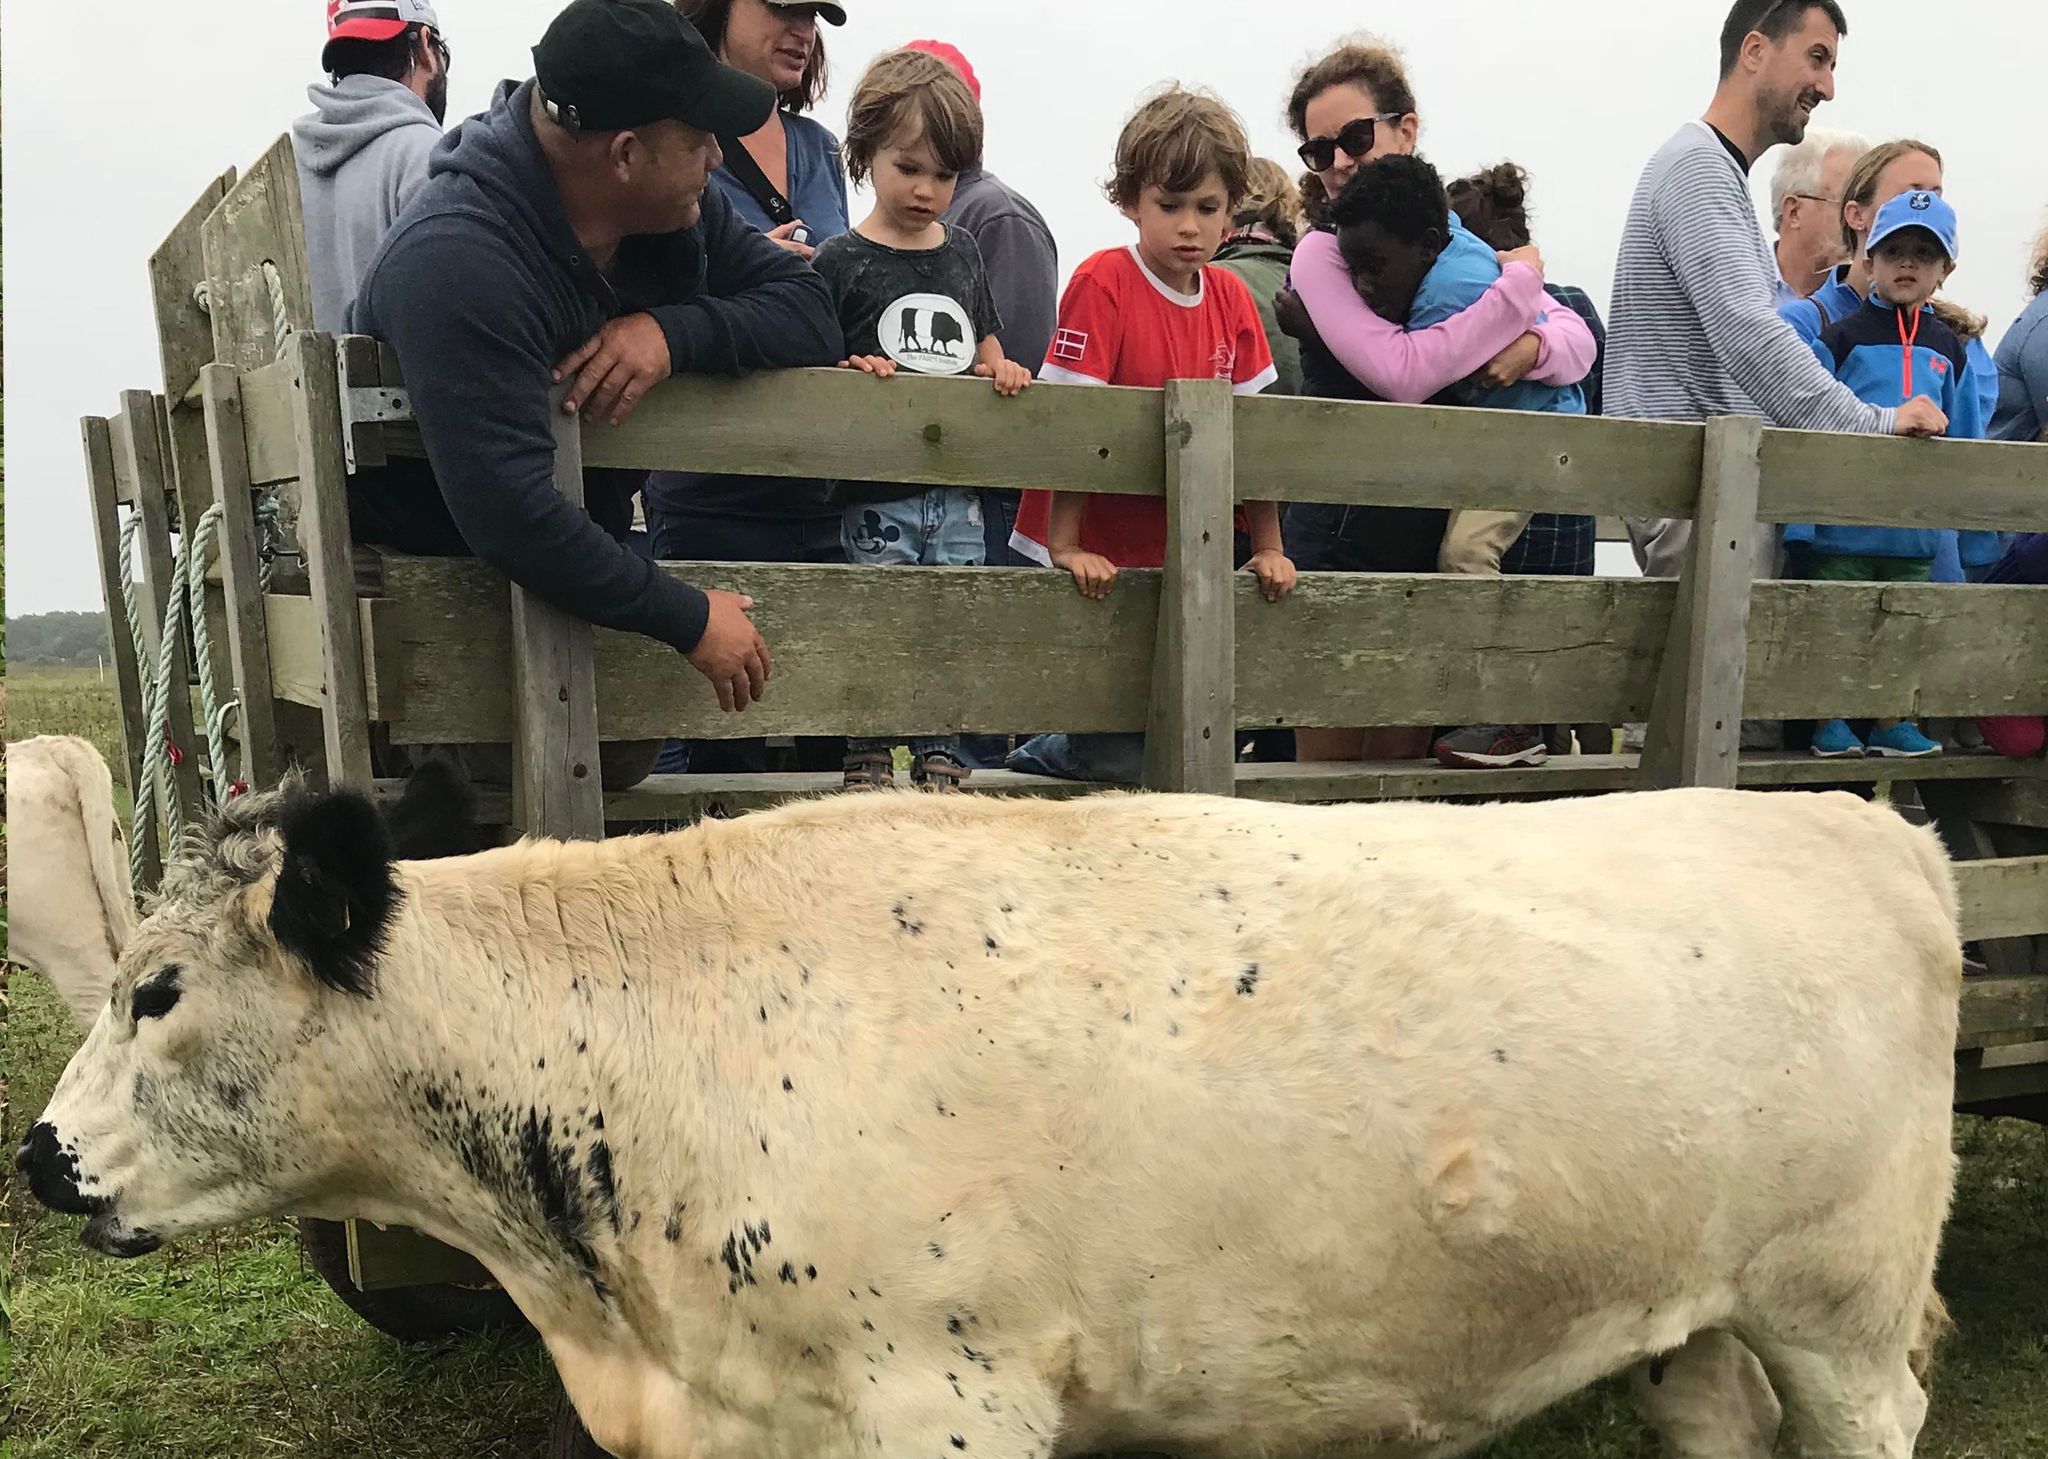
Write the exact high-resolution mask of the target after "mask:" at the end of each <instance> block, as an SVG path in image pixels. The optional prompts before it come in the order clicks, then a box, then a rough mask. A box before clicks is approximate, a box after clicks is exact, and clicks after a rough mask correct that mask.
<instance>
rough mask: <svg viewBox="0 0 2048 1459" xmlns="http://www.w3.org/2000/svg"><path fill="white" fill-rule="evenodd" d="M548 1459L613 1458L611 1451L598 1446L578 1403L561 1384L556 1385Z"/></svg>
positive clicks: (549, 1431) (549, 1434)
mask: <svg viewBox="0 0 2048 1459" xmlns="http://www.w3.org/2000/svg"><path fill="white" fill-rule="evenodd" d="M547 1459H611V1451H610V1450H609V1449H600V1448H598V1446H597V1440H595V1439H593V1438H591V1437H590V1431H589V1430H588V1429H586V1428H584V1427H583V1420H582V1419H580V1418H578V1417H577V1416H576V1405H575V1404H573V1403H571V1402H570V1401H569V1391H568V1390H567V1389H566V1388H563V1387H561V1386H560V1385H559V1384H557V1385H556V1387H555V1421H554V1424H553V1425H552V1426H551V1427H550V1428H549V1430H548V1452H547Z"/></svg>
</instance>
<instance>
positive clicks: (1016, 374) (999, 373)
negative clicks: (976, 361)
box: [974, 360, 1031, 396]
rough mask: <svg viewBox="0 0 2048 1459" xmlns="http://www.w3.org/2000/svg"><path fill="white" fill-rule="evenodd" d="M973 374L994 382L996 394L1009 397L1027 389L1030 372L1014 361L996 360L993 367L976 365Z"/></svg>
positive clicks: (1029, 381)
mask: <svg viewBox="0 0 2048 1459" xmlns="http://www.w3.org/2000/svg"><path fill="white" fill-rule="evenodd" d="M974 373H975V374H977V375H979V376H981V378H982V379H984V380H993V381H995V382H996V394H998V395H1003V396H1011V395H1016V394H1019V393H1020V392H1022V391H1024V390H1025V389H1027V388H1029V386H1030V384H1031V372H1030V371H1029V370H1027V369H1025V368H1024V367H1023V366H1022V365H1020V364H1018V363H1017V362H1016V361H1015V360H997V361H996V362H995V363H994V364H993V365H976V366H975V367H974Z"/></svg>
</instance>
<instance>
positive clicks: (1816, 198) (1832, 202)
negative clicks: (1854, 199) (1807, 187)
mask: <svg viewBox="0 0 2048 1459" xmlns="http://www.w3.org/2000/svg"><path fill="white" fill-rule="evenodd" d="M1792 196H1793V197H1795V198H1805V199H1806V200H1807V201H1808V202H1809V203H1826V204H1827V205H1828V206H1829V207H1834V206H1837V205H1838V204H1840V202H1841V201H1842V200H1841V199H1840V198H1831V197H1828V196H1827V195H1826V194H1824V193H1793V194H1792Z"/></svg>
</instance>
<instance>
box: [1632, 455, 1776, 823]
mask: <svg viewBox="0 0 2048 1459" xmlns="http://www.w3.org/2000/svg"><path fill="white" fill-rule="evenodd" d="M1762 447H1763V422H1762V421H1761V420H1759V419H1757V418H1756V417H1754V416H1715V417H1714V418H1713V419H1712V420H1710V421H1708V422H1707V425H1706V449H1705V453H1704V457H1703V461H1702V465H1701V468H1700V496H1699V505H1698V507H1697V508H1696V509H1695V511H1694V514H1693V527H1692V544H1691V548H1690V553H1689V555H1688V557H1687V559H1686V569H1685V576H1684V577H1683V578H1681V579H1680V580H1679V583H1678V603H1677V606H1676V607H1675V608H1674V609H1673V610H1672V615H1671V637H1670V640H1669V643H1668V645H1667V646H1666V648H1665V650H1664V662H1663V664H1662V666H1661V668H1660V670H1659V672H1658V676H1657V695H1656V699H1655V701H1654V702H1653V705H1652V708H1651V713H1650V724H1649V733H1648V736H1647V738H1646V739H1645V741H1644V745H1643V762H1642V779H1643V782H1644V783H1645V784H1646V785H1647V786H1649V787H1650V788H1652V789H1659V790H1662V789H1668V788H1670V787H1673V786H1681V785H1711V786H1721V787H1724V788H1728V789H1733V788H1734V785H1735V779H1736V765H1737V758H1738V756H1739V754H1740V752H1741V749H1742V692H1743V681H1744V678H1745V676H1746V675H1747V673H1748V669H1749V595H1750V586H1751V580H1752V576H1753V574H1754V573H1755V570H1756V541H1757V533H1758V531H1759V528H1758V526H1757V520H1756V513H1757V497H1758V493H1759V490H1760V487H1761V484H1762V483H1761V478H1762V466H1761V464H1760V459H1759V453H1760V452H1761V450H1762Z"/></svg>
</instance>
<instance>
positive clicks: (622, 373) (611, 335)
mask: <svg viewBox="0 0 2048 1459" xmlns="http://www.w3.org/2000/svg"><path fill="white" fill-rule="evenodd" d="M669 372H670V361H669V356H668V336H667V335H665V334H663V333H662V332H661V326H660V325H659V324H656V323H655V322H654V316H653V315H651V314H622V315H620V316H619V317H618V318H617V319H613V320H609V321H607V322H606V324H605V327H604V328H603V329H600V330H599V331H598V332H597V333H596V334H594V335H592V336H591V337H590V339H589V340H588V341H587V342H586V343H585V344H584V345H583V347H582V348H581V349H578V350H577V351H576V352H575V353H574V354H572V355H570V356H569V357H568V358H567V359H566V360H563V361H562V363H561V364H559V365H557V366H555V383H556V384H558V385H559V384H560V383H561V382H562V381H564V380H566V379H568V378H569V377H570V376H571V375H574V376H575V377H576V383H575V384H574V385H572V386H570V387H569V394H568V395H567V397H565V398H564V399H563V401H562V409H563V410H565V411H567V412H568V413H569V414H571V415H576V414H578V413H581V414H582V416H583V417H584V419H586V420H604V419H606V418H607V417H609V418H610V421H611V423H612V424H613V425H617V424H618V423H619V422H620V421H623V420H624V419H625V418H626V417H627V416H629V415H631V414H632V413H633V407H634V406H636V405H638V404H639V403H640V401H641V398H642V397H643V396H645V395H646V394H647V392H648V391H649V390H651V389H653V388H654V387H655V386H656V385H658V384H660V383H661V382H662V381H663V380H666V379H667V378H668V377H669Z"/></svg>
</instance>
